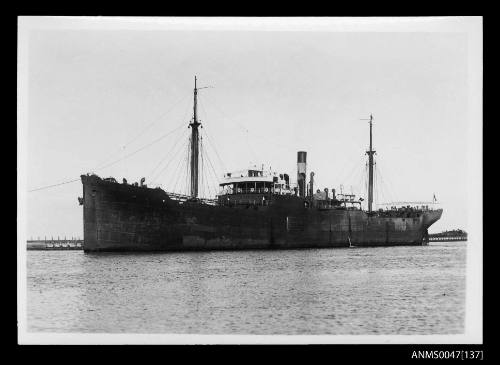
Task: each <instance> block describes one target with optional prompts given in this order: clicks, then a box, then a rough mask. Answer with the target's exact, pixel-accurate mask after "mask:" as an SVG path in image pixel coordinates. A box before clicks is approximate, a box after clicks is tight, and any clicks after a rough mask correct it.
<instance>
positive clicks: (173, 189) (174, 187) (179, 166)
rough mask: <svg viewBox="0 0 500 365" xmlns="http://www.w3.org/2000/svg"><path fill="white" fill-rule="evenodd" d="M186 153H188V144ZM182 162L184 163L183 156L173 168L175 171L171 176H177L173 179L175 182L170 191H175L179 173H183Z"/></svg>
mask: <svg viewBox="0 0 500 365" xmlns="http://www.w3.org/2000/svg"><path fill="white" fill-rule="evenodd" d="M188 153H189V145H188ZM184 163H185V160H184V159H183V158H180V159H179V163H178V164H177V167H176V168H175V171H174V173H173V175H172V176H173V177H175V176H177V179H175V184H174V186H173V188H172V192H176V188H177V183H178V182H179V178H180V176H181V175H183V173H182V171H183V169H184ZM181 165H182V167H181ZM177 171H179V172H178V173H177Z"/></svg>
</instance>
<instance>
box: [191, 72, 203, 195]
mask: <svg viewBox="0 0 500 365" xmlns="http://www.w3.org/2000/svg"><path fill="white" fill-rule="evenodd" d="M197 99H198V89H197V87H196V76H195V77H194V106H193V120H192V122H191V123H189V127H191V197H192V198H197V197H198V155H199V134H198V126H200V125H201V123H199V122H198V115H197V101H198V100H197Z"/></svg>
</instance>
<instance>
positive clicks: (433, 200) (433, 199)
mask: <svg viewBox="0 0 500 365" xmlns="http://www.w3.org/2000/svg"><path fill="white" fill-rule="evenodd" d="M432 202H433V203H435V202H437V199H436V194H433V197H432Z"/></svg>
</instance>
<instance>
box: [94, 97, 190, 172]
mask: <svg viewBox="0 0 500 365" xmlns="http://www.w3.org/2000/svg"><path fill="white" fill-rule="evenodd" d="M189 95H190V94H186V95H184V96H183V97H181V98H180V99H179V100H177V101H176V102H175V103H174V104H172V105H171V107H170V108H169V109H167V110H166V111H165V112H163V113H162V114H160V115H159V116H158V117H157V118H154V120H153V122H152V123H150V124H149V125H147V126H146V127H145V128H143V129H142V130H141V131H140V132H139V133H138V134H136V135H135V136H134V137H133V138H131V139H130V140H129V141H128V142H127V143H125V144H124V145H123V146H121V147H119V148H118V149H117V150H116V151H115V152H113V153H112V154H110V155H109V157H108V159H107V160H109V159H110V158H111V157H112V156H114V155H116V154H117V153H119V152H121V151H123V150H125V149H126V148H127V147H128V146H129V145H130V144H132V143H133V142H135V141H137V139H139V137H141V136H142V135H143V134H144V133H145V132H146V131H147V130H148V129H150V128H151V127H152V126H153V125H155V124H156V123H157V122H158V121H159V120H161V119H163V118H164V117H165V116H166V115H167V114H168V113H170V112H171V111H172V110H174V109H175V107H176V106H177V105H179V104H180V103H181V102H182V101H183V100H184V99H186V98H187V96H189ZM101 165H104V163H101V164H99V165H98V167H97V168H96V170H97V169H100V166H101Z"/></svg>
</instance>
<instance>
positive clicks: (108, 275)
mask: <svg viewBox="0 0 500 365" xmlns="http://www.w3.org/2000/svg"><path fill="white" fill-rule="evenodd" d="M465 253H466V250H465V243H463V242H455V243H442V242H439V243H438V242H435V243H431V246H428V247H399V248H393V247H391V248H389V247H388V248H352V249H314V250H290V251H243V252H237V251H230V252H229V251H226V252H202V253H154V254H84V253H83V252H82V251H53V252H51V251H28V257H27V265H28V330H29V331H36V332H38V331H50V332H109V333H123V332H133V333H200V334H458V333H463V332H464V316H465Z"/></svg>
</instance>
